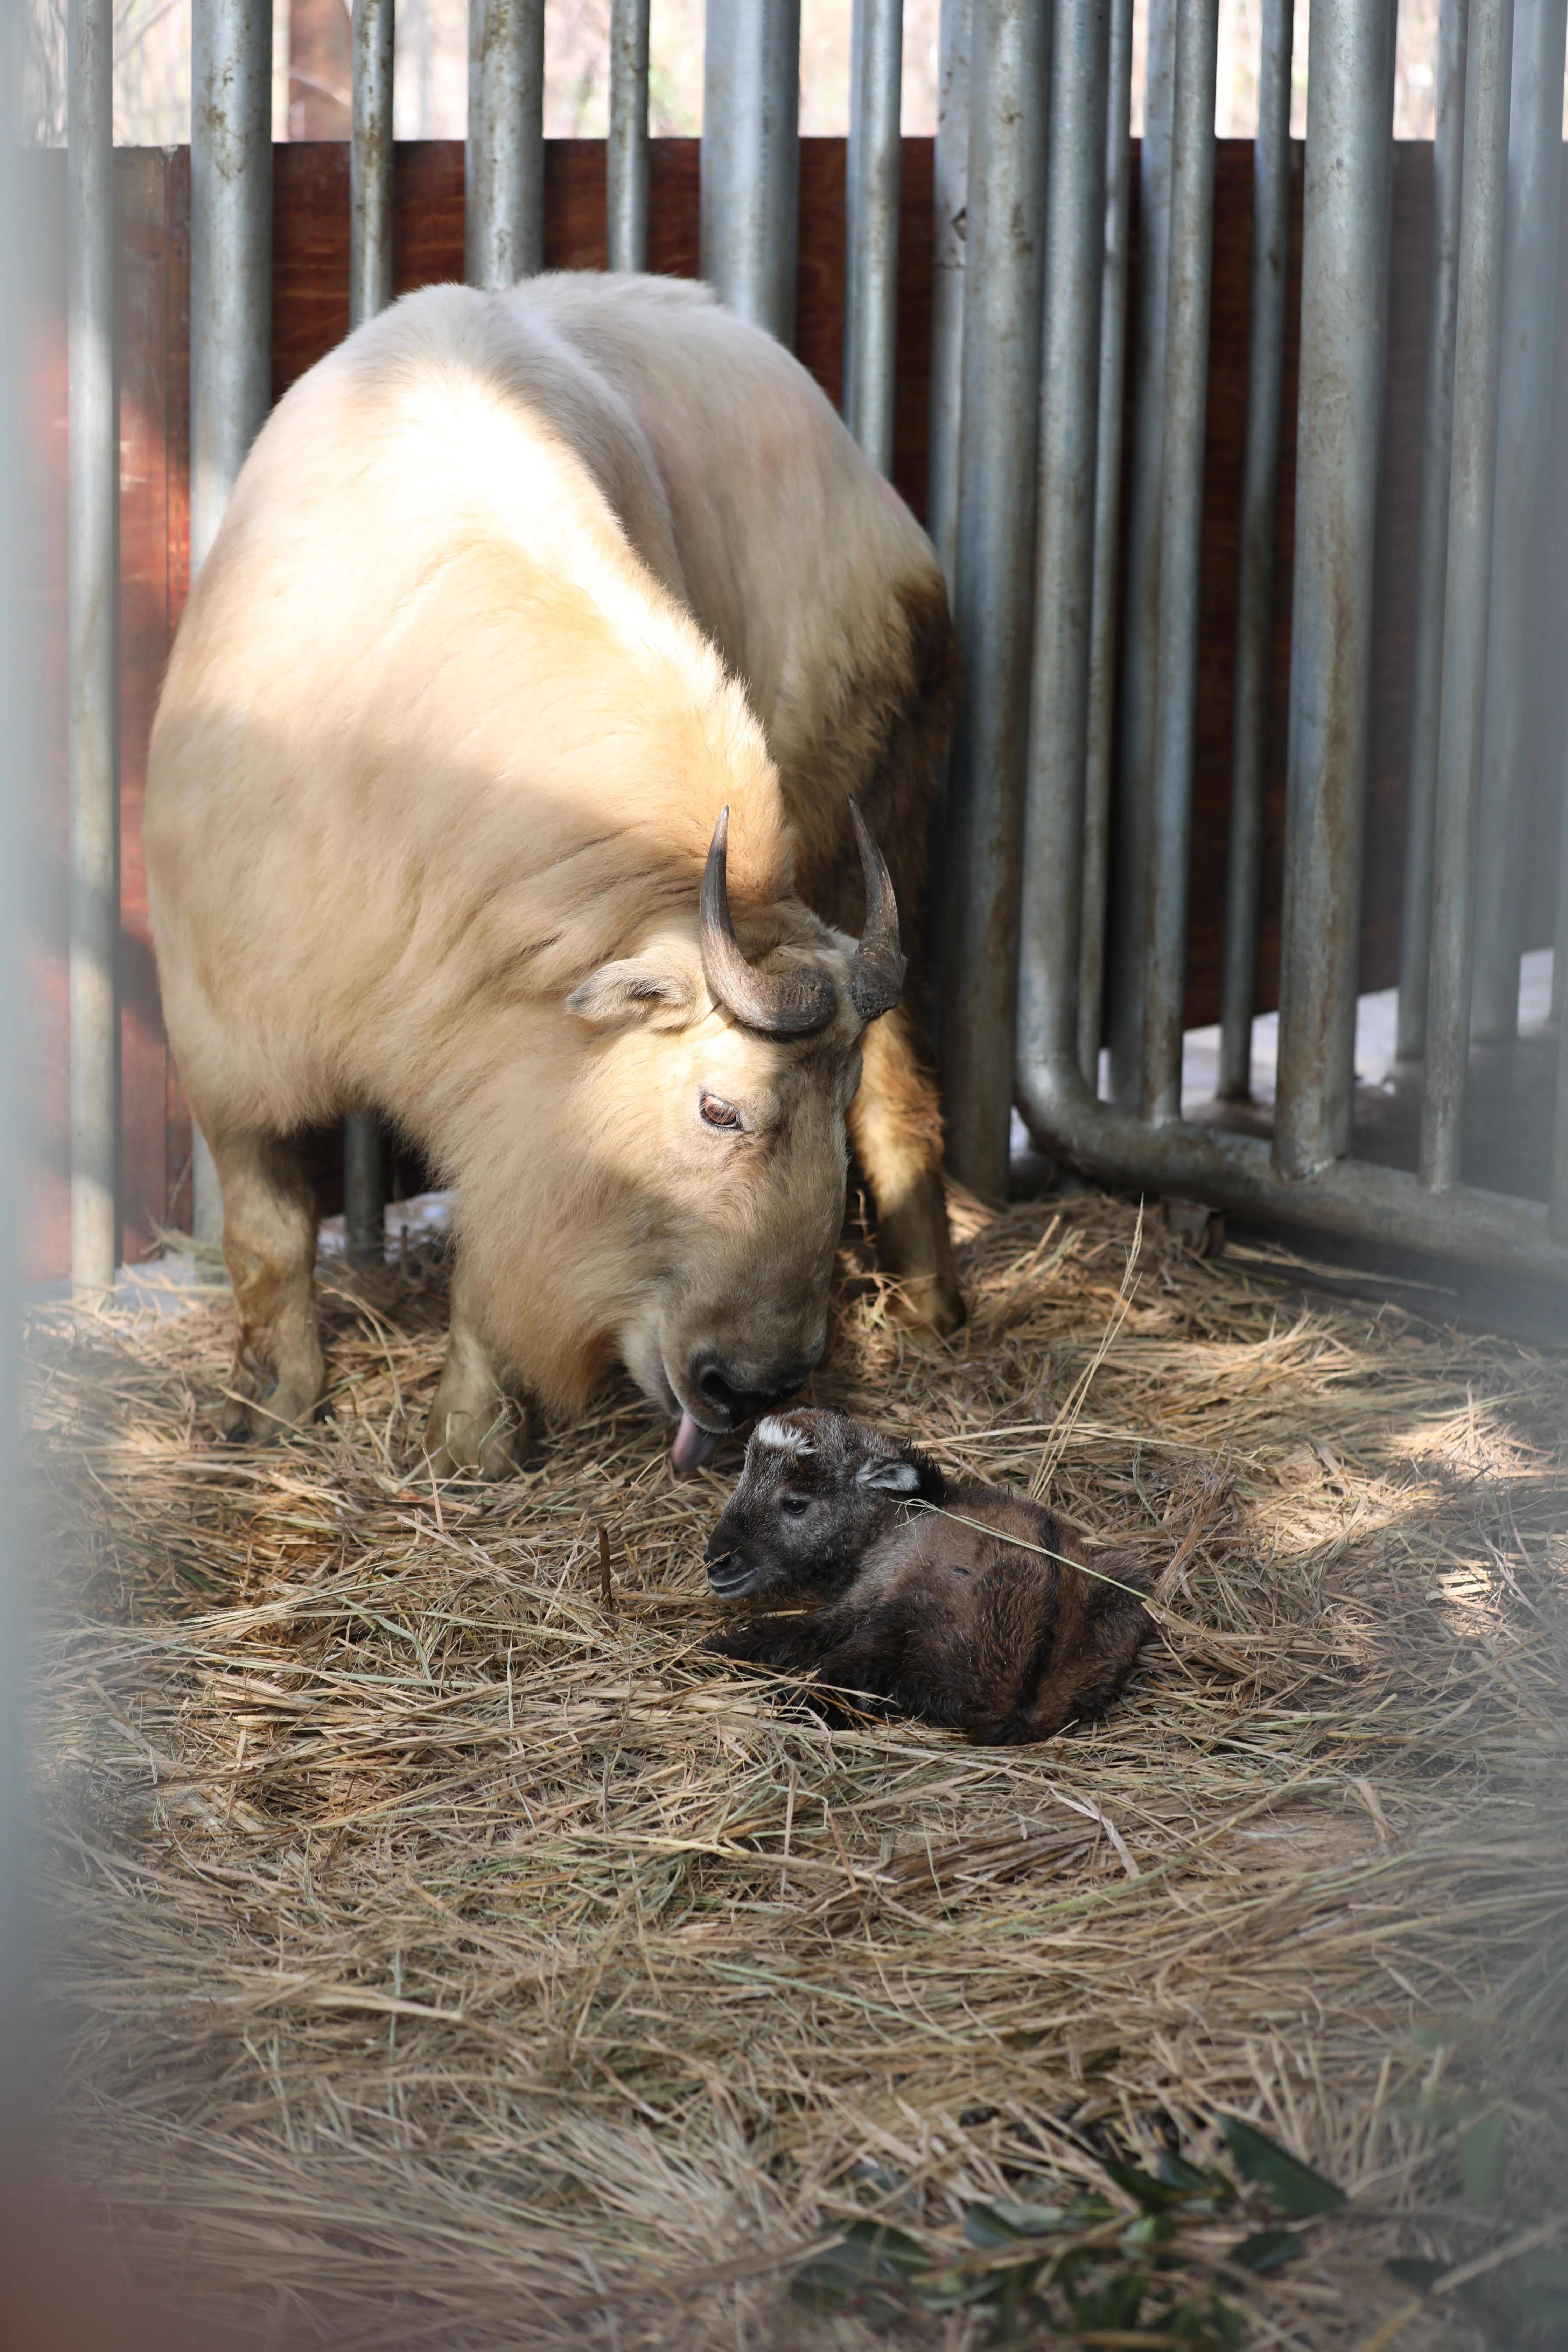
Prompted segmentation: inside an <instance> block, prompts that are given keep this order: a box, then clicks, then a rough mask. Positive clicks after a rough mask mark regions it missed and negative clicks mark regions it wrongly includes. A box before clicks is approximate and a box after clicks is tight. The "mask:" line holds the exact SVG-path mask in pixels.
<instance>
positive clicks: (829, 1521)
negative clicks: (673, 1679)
mask: <svg viewBox="0 0 1568 2352" xmlns="http://www.w3.org/2000/svg"><path fill="white" fill-rule="evenodd" d="M944 1491H945V1489H944V1486H943V1481H942V1473H941V1471H940V1470H939V1469H938V1468H937V1466H936V1465H935V1464H934V1463H933V1462H931V1461H929V1460H928V1459H927V1458H926V1456H925V1455H924V1454H920V1453H918V1452H916V1450H915V1449H914V1448H913V1447H912V1446H900V1445H899V1444H896V1443H895V1441H894V1440H893V1439H891V1438H888V1437H884V1436H883V1435H882V1434H881V1433H880V1432H879V1431H878V1430H874V1429H868V1428H866V1427H865V1426H864V1424H863V1423H859V1422H856V1421H851V1420H850V1419H849V1416H848V1415H847V1413H842V1412H810V1411H797V1412H784V1413H776V1414H769V1415H767V1416H766V1417H765V1418H764V1419H763V1420H762V1421H760V1422H759V1423H757V1426H756V1428H755V1429H754V1430H753V1432H752V1439H751V1443H750V1444H749V1445H748V1446H747V1448H746V1466H745V1469H744V1470H743V1472H742V1476H741V1483H740V1485H739V1486H737V1487H736V1489H735V1492H734V1493H733V1495H732V1496H731V1498H730V1500H729V1503H728V1504H727V1505H726V1507H725V1509H724V1514H723V1517H721V1519H720V1521H719V1524H718V1526H717V1527H716V1528H714V1530H713V1533H712V1536H711V1538H710V1540H709V1544H708V1550H707V1554H706V1558H707V1561H708V1581H709V1584H710V1587H711V1589H712V1590H713V1591H715V1592H717V1593H720V1594H721V1595H722V1596H723V1598H724V1599H726V1600H736V1599H739V1598H740V1597H741V1596H742V1594H744V1595H745V1596H746V1597H747V1598H748V1599H750V1600H767V1601H773V1602H774V1603H775V1604H776V1603H778V1602H781V1601H787V1600H788V1599H790V1598H791V1597H792V1596H794V1595H796V1594H804V1593H806V1592H810V1593H812V1594H814V1595H819V1596H821V1597H822V1598H823V1599H825V1600H832V1599H834V1598H835V1597H836V1596H837V1594H839V1593H841V1592H844V1591H847V1589H848V1587H849V1585H850V1584H851V1583H853V1581H854V1580H855V1577H856V1575H857V1573H858V1570H859V1568H860V1566H861V1564H862V1562H863V1560H864V1559H865V1556H866V1552H867V1550H868V1547H869V1546H870V1545H871V1544H873V1543H874V1542H875V1541H876V1539H877V1538H878V1537H879V1535H880V1534H881V1533H882V1532H883V1530H884V1529H885V1528H887V1527H889V1525H891V1524H893V1523H894V1522H896V1521H897V1520H899V1519H900V1517H902V1515H903V1509H904V1507H905V1506H907V1505H908V1504H910V1503H913V1502H927V1503H936V1502H940V1501H941V1499H942V1494H943V1492H944Z"/></svg>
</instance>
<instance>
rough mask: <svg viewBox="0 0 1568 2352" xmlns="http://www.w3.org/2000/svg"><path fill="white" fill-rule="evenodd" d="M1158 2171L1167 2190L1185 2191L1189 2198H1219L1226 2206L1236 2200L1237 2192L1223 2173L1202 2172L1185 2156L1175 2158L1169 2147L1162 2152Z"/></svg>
mask: <svg viewBox="0 0 1568 2352" xmlns="http://www.w3.org/2000/svg"><path fill="white" fill-rule="evenodd" d="M1158 2170H1159V2175H1160V2178H1161V2179H1162V2180H1163V2182H1164V2184H1165V2186H1166V2188H1167V2189H1185V2190H1186V2191H1187V2193H1188V2195H1189V2196H1194V2197H1214V2198H1218V2199H1221V2200H1224V2202H1225V2203H1226V2204H1229V2203H1230V2202H1231V2201H1232V2200H1233V2199H1234V2198H1235V2195H1236V2191H1235V2190H1234V2189H1232V2187H1231V2185H1230V2183H1229V2181H1228V2180H1227V2179H1226V2177H1225V2175H1224V2173H1223V2172H1213V2171H1209V2172H1202V2171H1200V2170H1199V2169H1198V2167H1197V2166H1196V2165H1195V2164H1189V2163H1188V2162H1187V2159H1186V2158H1185V2157H1184V2156H1173V2155H1172V2153H1171V2151H1170V2149H1169V2148H1168V2147H1163V2148H1162V2149H1161V2150H1160V2162H1159V2166H1158Z"/></svg>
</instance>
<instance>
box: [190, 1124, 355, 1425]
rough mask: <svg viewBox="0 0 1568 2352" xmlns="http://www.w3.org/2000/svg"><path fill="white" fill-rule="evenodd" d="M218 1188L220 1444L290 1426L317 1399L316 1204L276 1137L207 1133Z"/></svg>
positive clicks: (292, 1156) (320, 1382) (322, 1377)
mask: <svg viewBox="0 0 1568 2352" xmlns="http://www.w3.org/2000/svg"><path fill="white" fill-rule="evenodd" d="M212 1153H213V1159H214V1160H215V1161H216V1165H217V1172H218V1181H219V1182H220V1184H221V1185H222V1187H223V1255H224V1263H225V1264H226V1266H227V1268H228V1278H229V1281H230V1282H231V1283H232V1284H233V1286H234V1307H235V1318H236V1323H237V1330H236V1334H235V1353H234V1373H233V1377H232V1379H231V1381H230V1383H229V1386H230V1394H229V1397H228V1400H227V1402H226V1404H225V1407H224V1411H223V1416H222V1427H223V1433H224V1435H225V1436H226V1437H233V1438H239V1437H266V1436H268V1435H277V1434H278V1433H279V1432H280V1431H282V1430H284V1429H288V1428H297V1427H299V1426H300V1424H301V1423H305V1422H308V1421H310V1419H312V1417H313V1416H314V1414H315V1412H316V1409H317V1407H318V1405H319V1404H320V1403H321V1399H322V1397H323V1395H324V1394H325V1392H326V1385H327V1382H326V1366H325V1364H324V1362H323V1360H322V1357H321V1333H320V1330H319V1329H318V1327H317V1320H316V1294H315V1285H314V1280H313V1274H314V1268H315V1263H316V1204H315V1201H314V1199H313V1197H312V1195H311V1192H310V1181H309V1179H308V1178H307V1176H306V1174H305V1171H304V1168H303V1167H302V1165H301V1164H300V1156H299V1154H298V1152H297V1151H295V1150H294V1149H293V1147H292V1146H291V1145H289V1144H288V1143H286V1142H284V1140H283V1139H282V1138H281V1137H279V1136H275V1135H262V1134H258V1133H255V1132H253V1131H240V1132H237V1133H230V1134H227V1135H215V1136H214V1138H213V1139H212Z"/></svg>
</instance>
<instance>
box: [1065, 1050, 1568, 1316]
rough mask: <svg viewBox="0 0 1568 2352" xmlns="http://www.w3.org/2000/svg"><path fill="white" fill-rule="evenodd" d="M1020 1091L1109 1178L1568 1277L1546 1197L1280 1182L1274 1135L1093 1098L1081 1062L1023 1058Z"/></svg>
mask: <svg viewBox="0 0 1568 2352" xmlns="http://www.w3.org/2000/svg"><path fill="white" fill-rule="evenodd" d="M1019 1096H1020V1100H1021V1101H1022V1102H1023V1104H1024V1106H1025V1108H1026V1116H1027V1118H1028V1121H1029V1126H1030V1129H1031V1131H1032V1132H1033V1133H1034V1134H1035V1135H1037V1136H1038V1137H1039V1138H1040V1139H1041V1140H1042V1142H1044V1143H1046V1144H1047V1146H1048V1148H1049V1149H1050V1150H1052V1151H1053V1152H1055V1153H1057V1154H1058V1155H1059V1157H1061V1158H1062V1159H1064V1160H1070V1161H1071V1162H1072V1164H1073V1165H1074V1166H1075V1167H1077V1168H1079V1169H1081V1170H1082V1171H1084V1172H1085V1174H1086V1175H1089V1176H1091V1177H1093V1178H1095V1179H1096V1180H1097V1181H1099V1182H1100V1183H1103V1184H1113V1185H1126V1186H1129V1187H1131V1188H1134V1189H1136V1190H1139V1191H1142V1192H1179V1193H1187V1194H1189V1195H1190V1196H1191V1197H1192V1198H1193V1199H1194V1200H1199V1201H1212V1202H1214V1204H1215V1207H1216V1208H1231V1209H1243V1210H1250V1211H1253V1212H1256V1213H1261V1214H1263V1215H1267V1216H1270V1217H1279V1218H1283V1219H1286V1220H1288V1221H1289V1223H1293V1224H1299V1225H1304V1226H1306V1227H1308V1228H1309V1229H1310V1230H1311V1231H1314V1232H1317V1233H1327V1234H1347V1235H1351V1236H1352V1237H1354V1238H1356V1239H1359V1240H1362V1241H1371V1242H1379V1243H1384V1244H1388V1245H1389V1246H1390V1247H1393V1248H1399V1249H1414V1250H1422V1251H1426V1252H1427V1253H1429V1254H1430V1255H1432V1256H1434V1257H1441V1258H1447V1259H1451V1260H1454V1261H1457V1262H1458V1263H1459V1264H1461V1265H1476V1266H1481V1267H1484V1268H1486V1269H1488V1270H1489V1271H1490V1272H1492V1273H1495V1274H1510V1275H1521V1276H1527V1277H1528V1278H1530V1279H1531V1280H1539V1281H1546V1282H1552V1283H1562V1284H1568V1245H1565V1244H1564V1243H1563V1242H1562V1241H1554V1240H1553V1239H1552V1234H1551V1232H1550V1230H1549V1227H1548V1223H1547V1209H1546V1204H1545V1202H1540V1201H1521V1200H1519V1199H1516V1198H1515V1197H1513V1196H1512V1195H1511V1194H1507V1193H1501V1192H1479V1191H1478V1190H1477V1189H1475V1188H1474V1187H1473V1186H1470V1185H1456V1186H1455V1188H1454V1189H1453V1191H1452V1192H1427V1191H1426V1189H1425V1188H1424V1187H1423V1186H1422V1185H1421V1184H1420V1183H1419V1182H1418V1181H1417V1180H1416V1179H1415V1177H1414V1176H1411V1175H1407V1174H1406V1173H1405V1171H1403V1170H1402V1169H1397V1168H1380V1167H1377V1166H1375V1165H1374V1164H1373V1162H1372V1161H1370V1160H1331V1161H1329V1163H1328V1164H1327V1165H1326V1166H1325V1167H1323V1168H1321V1169H1320V1170H1319V1171H1317V1173H1316V1174H1315V1175H1312V1176H1306V1177H1302V1178H1300V1180H1299V1181H1295V1182H1291V1183H1286V1182H1283V1181H1281V1180H1280V1178H1279V1176H1278V1175H1276V1173H1275V1171H1274V1170H1273V1168H1272V1166H1271V1164H1270V1160H1269V1150H1268V1145H1267V1144H1266V1143H1263V1142H1260V1141H1258V1140H1257V1139H1255V1138H1253V1137H1251V1136H1246V1135H1228V1134H1225V1133H1222V1132H1220V1131H1218V1130H1216V1129H1213V1128H1203V1127H1189V1126H1187V1125H1185V1124H1184V1123H1183V1122H1181V1121H1173V1122H1172V1123H1171V1124H1170V1125H1168V1126H1165V1127H1157V1128H1151V1127H1149V1126H1148V1125H1147V1124H1146V1123H1145V1121H1144V1120H1142V1118H1137V1117H1135V1116H1134V1115H1133V1114H1132V1113H1131V1112H1129V1111H1122V1110H1116V1109H1113V1108H1111V1106H1110V1104H1108V1103H1097V1102H1095V1101H1094V1100H1092V1098H1091V1097H1090V1096H1089V1092H1088V1090H1087V1088H1086V1087H1085V1086H1084V1083H1083V1080H1082V1078H1081V1077H1080V1076H1079V1071H1078V1066H1077V1062H1076V1059H1074V1060H1073V1061H1070V1062H1057V1063H1047V1062H1046V1061H1045V1060H1044V1059H1043V1058H1029V1059H1024V1060H1021V1061H1020V1063H1019Z"/></svg>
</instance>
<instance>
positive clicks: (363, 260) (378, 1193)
mask: <svg viewBox="0 0 1568 2352" xmlns="http://www.w3.org/2000/svg"><path fill="white" fill-rule="evenodd" d="M395 38H396V22H395V0H354V10H353V121H352V130H351V134H350V142H349V328H350V331H351V332H352V331H353V329H354V328H355V327H359V326H363V324H364V321H365V320H367V319H374V316H375V315H376V313H377V311H378V310H385V308H386V306H387V304H388V303H389V302H390V301H391V299H392V84H393V64H394V58H395ZM387 1164H388V1152H387V1147H386V1138H385V1135H384V1131H383V1129H382V1125H381V1121H380V1120H379V1119H378V1118H376V1116H375V1115H374V1112H359V1111H355V1112H351V1114H350V1115H349V1117H348V1118H345V1119H344V1121H343V1227H344V1234H345V1238H346V1242H347V1247H348V1255H349V1258H350V1260H351V1262H352V1263H353V1264H354V1265H374V1264H375V1263H377V1262H378V1261H379V1260H380V1258H381V1256H382V1255H383V1252H384V1243H385V1231H386V1193H387Z"/></svg>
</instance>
